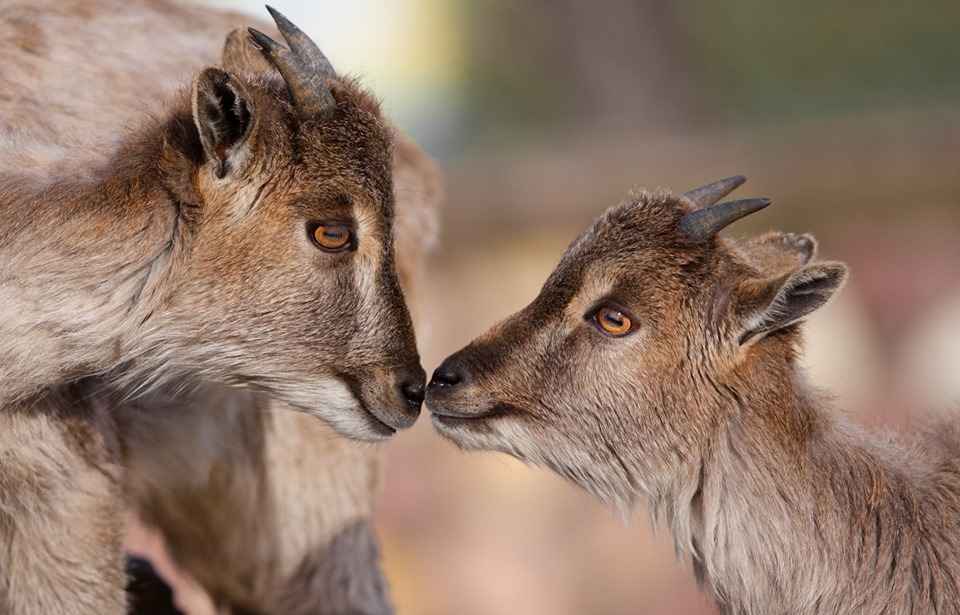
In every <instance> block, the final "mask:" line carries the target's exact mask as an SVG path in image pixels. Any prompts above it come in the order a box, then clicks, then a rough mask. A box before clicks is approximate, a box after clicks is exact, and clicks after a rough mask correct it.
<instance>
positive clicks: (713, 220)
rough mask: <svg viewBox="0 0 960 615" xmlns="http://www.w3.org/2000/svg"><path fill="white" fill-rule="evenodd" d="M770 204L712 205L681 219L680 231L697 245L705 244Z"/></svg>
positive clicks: (755, 201) (766, 201)
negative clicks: (729, 226)
mask: <svg viewBox="0 0 960 615" xmlns="http://www.w3.org/2000/svg"><path fill="white" fill-rule="evenodd" d="M769 204H770V199H742V200H740V201H728V202H726V203H719V204H717V205H710V206H708V207H704V208H702V209H697V210H695V211H691V212H690V213H688V214H686V215H685V216H683V217H682V218H680V230H682V231H683V232H685V233H686V234H687V235H690V237H692V238H693V240H694V241H696V242H697V243H703V242H705V241H708V240H709V239H711V238H712V237H715V236H716V235H717V233H719V232H720V231H721V230H723V229H724V228H725V227H726V226H728V225H730V224H732V223H734V222H736V221H737V220H739V219H740V218H743V217H744V216H749V215H750V214H752V213H754V212H756V211H760V210H761V209H763V208H764V207H766V206H767V205H769Z"/></svg>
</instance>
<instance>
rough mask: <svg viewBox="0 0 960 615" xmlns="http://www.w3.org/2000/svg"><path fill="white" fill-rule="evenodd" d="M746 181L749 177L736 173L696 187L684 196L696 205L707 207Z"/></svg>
mask: <svg viewBox="0 0 960 615" xmlns="http://www.w3.org/2000/svg"><path fill="white" fill-rule="evenodd" d="M745 181H747V178H746V177H744V176H743V175H735V176H734V177H728V178H726V179H721V180H719V181H715V182H713V183H710V184H707V185H706V186H700V187H699V188H694V189H693V190H691V191H689V192H684V193H683V196H685V197H687V198H688V199H690V200H691V201H693V203H694V205H696V206H697V207H706V206H707V205H713V204H714V203H716V202H717V201H719V200H720V199H722V198H723V197H725V196H727V195H728V194H730V193H731V192H733V191H734V190H736V189H737V188H739V187H740V186H741V185H743V182H745Z"/></svg>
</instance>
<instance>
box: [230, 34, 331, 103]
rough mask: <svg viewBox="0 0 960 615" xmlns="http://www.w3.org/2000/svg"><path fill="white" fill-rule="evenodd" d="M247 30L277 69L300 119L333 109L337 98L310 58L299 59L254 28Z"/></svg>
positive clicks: (254, 42)
mask: <svg viewBox="0 0 960 615" xmlns="http://www.w3.org/2000/svg"><path fill="white" fill-rule="evenodd" d="M247 32H249V33H250V39H251V41H253V44H254V45H255V46H256V47H257V48H258V49H260V50H261V51H262V52H263V55H264V56H265V57H266V58H267V60H269V61H270V63H271V64H273V65H274V66H275V67H276V68H277V70H278V71H279V72H280V75H281V76H282V77H283V80H284V81H285V82H286V84H287V90H289V92H290V98H291V100H292V101H293V106H294V108H295V109H296V110H297V113H298V114H299V115H300V118H301V119H309V118H312V117H317V116H325V115H328V114H330V113H332V112H333V110H334V108H336V106H337V101H336V99H335V98H334V97H333V94H331V93H330V90H329V89H327V86H326V84H325V83H324V78H325V75H324V74H323V73H322V72H321V71H319V70H317V68H316V67H315V66H313V63H312V62H311V61H310V60H305V59H303V58H301V57H300V56H299V55H297V54H296V53H294V52H293V51H291V50H289V49H287V48H286V47H284V46H283V45H281V44H280V43H278V42H277V41H275V40H273V39H272V38H270V37H269V36H267V35H266V34H264V33H263V32H261V31H259V30H257V29H256V28H247Z"/></svg>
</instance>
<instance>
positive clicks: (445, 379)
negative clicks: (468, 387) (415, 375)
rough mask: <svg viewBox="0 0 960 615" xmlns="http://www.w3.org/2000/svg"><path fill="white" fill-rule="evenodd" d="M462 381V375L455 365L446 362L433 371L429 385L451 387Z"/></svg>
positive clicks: (432, 386)
mask: <svg viewBox="0 0 960 615" xmlns="http://www.w3.org/2000/svg"><path fill="white" fill-rule="evenodd" d="M461 382H463V376H461V375H460V371H459V370H458V369H456V368H455V367H453V366H451V365H448V364H447V363H446V362H444V363H443V365H441V366H440V367H438V368H437V369H436V371H434V372H433V378H431V379H430V387H431V388H434V387H452V386H456V385H458V384H460V383H461Z"/></svg>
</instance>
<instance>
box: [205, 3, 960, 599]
mask: <svg viewBox="0 0 960 615" xmlns="http://www.w3.org/2000/svg"><path fill="white" fill-rule="evenodd" d="M214 4H219V5H220V6H229V7H230V8H242V9H243V10H249V11H250V12H251V14H255V15H257V16H258V17H262V7H261V6H260V5H259V2H250V3H248V4H243V3H238V2H229V3H226V2H221V3H214ZM275 6H276V7H277V8H278V9H280V10H281V11H282V12H284V13H285V14H287V15H288V16H289V17H291V18H292V19H293V20H294V21H295V22H296V23H298V24H299V25H300V26H301V27H303V28H304V29H305V30H306V31H308V32H309V33H311V34H312V35H313V36H314V38H315V39H316V40H317V41H318V42H319V43H320V44H321V46H322V47H323V48H324V50H325V51H326V52H327V53H328V55H329V56H330V58H331V60H332V61H333V63H334V65H335V66H337V68H338V70H341V72H356V73H359V74H361V75H363V76H364V79H365V81H366V82H367V83H368V84H369V85H370V86H371V87H372V88H373V89H374V90H375V91H377V92H378V93H379V94H381V95H382V97H383V99H384V101H385V104H386V107H387V109H388V110H389V111H390V113H391V114H392V115H393V116H394V117H395V118H397V119H398V121H399V122H400V124H401V125H403V126H404V127H405V128H406V129H407V130H408V131H409V132H410V134H411V135H412V136H413V137H414V138H415V139H416V140H417V141H418V142H420V143H421V145H423V146H424V147H425V148H426V149H427V151H428V152H429V153H431V154H432V155H433V156H434V157H435V158H436V159H437V160H438V162H439V163H440V165H441V167H442V169H443V171H444V176H445V185H446V188H445V193H446V198H445V200H444V209H443V211H442V225H443V226H442V231H441V235H440V240H439V245H438V246H437V249H436V250H435V251H434V253H433V256H432V259H431V262H430V267H429V270H428V272H427V277H426V280H425V288H424V290H425V293H424V297H423V298H422V301H421V302H420V305H421V313H420V318H419V322H420V323H421V326H420V327H419V337H420V340H421V344H422V347H423V348H422V355H423V360H424V366H425V368H426V369H427V370H428V372H429V371H431V370H432V369H433V368H434V367H435V366H436V365H437V364H438V363H439V362H440V361H441V360H442V359H443V357H444V356H446V355H447V354H449V353H450V352H452V351H454V350H456V349H457V348H459V347H460V346H462V345H463V344H465V343H466V342H468V341H469V340H470V339H471V338H472V337H474V336H475V335H477V334H479V333H481V332H482V331H483V330H485V329H486V328H487V327H489V326H490V325H491V324H493V323H494V322H495V321H496V320H498V319H499V318H501V317H503V316H505V315H506V314H508V313H510V312H511V311H513V310H516V309H518V308H520V307H522V306H523V305H525V304H526V303H527V302H528V301H530V300H531V299H532V298H533V297H534V296H535V294H536V292H537V289H538V288H539V287H540V285H541V284H542V282H543V280H544V279H545V278H546V276H547V274H548V273H549V272H550V270H551V269H552V268H553V266H554V264H555V263H556V261H557V260H558V258H559V256H560V254H561V253H562V251H563V249H564V247H565V246H566V244H567V243H568V242H569V241H570V240H572V239H573V237H575V236H576V235H577V234H578V233H579V232H580V231H581V230H582V229H583V228H585V227H586V226H587V225H588V224H589V223H590V222H591V221H592V220H593V219H594V218H595V217H596V216H597V215H599V214H600V213H601V212H602V211H603V210H604V209H606V208H607V207H609V206H611V205H613V204H615V203H617V202H618V201H619V200H620V199H622V198H624V197H625V196H626V194H627V191H628V190H629V189H631V188H633V187H637V186H643V187H648V188H651V189H653V188H657V187H667V188H674V189H678V190H685V189H689V188H692V187H694V186H696V185H700V184H703V183H706V182H709V181H712V180H714V179H718V178H720V177H725V176H729V175H734V174H744V175H747V176H748V177H749V178H750V181H749V183H748V184H747V185H746V186H745V187H743V188H741V189H740V192H738V194H742V195H744V196H768V197H771V198H772V199H773V201H774V205H773V206H772V207H770V208H768V209H767V210H765V211H764V212H762V213H761V214H758V215H756V216H752V217H751V218H749V219H747V220H746V221H744V222H743V223H741V224H738V225H737V226H735V227H733V228H732V229H731V230H730V231H728V232H729V233H730V234H731V235H732V236H734V237H743V236H749V235H752V234H754V233H757V232H760V231H763V230H767V229H769V228H780V229H783V230H789V231H795V232H812V233H814V234H815V235H816V236H817V237H818V238H819V239H820V244H821V253H822V255H824V256H825V257H829V258H836V259H840V260H844V261H846V262H848V263H849V264H850V265H851V267H852V272H853V273H852V278H851V282H850V284H849V285H848V287H847V288H846V290H845V291H844V292H843V293H842V297H841V299H840V300H838V301H837V302H836V303H834V304H832V305H831V306H830V307H829V308H827V309H826V310H824V311H823V313H822V314H818V315H817V317H816V318H815V319H814V321H813V322H812V323H811V324H810V326H809V327H808V332H809V342H808V347H807V348H808V351H807V357H806V361H807V362H808V364H809V365H810V367H811V370H812V371H813V375H814V379H815V380H816V381H817V382H819V383H820V384H822V385H824V386H828V387H831V388H833V389H835V390H836V391H837V392H838V395H839V403H840V405H841V406H842V407H844V408H845V409H847V410H848V411H850V412H853V413H856V414H857V416H859V417H861V419H862V420H863V421H864V422H865V423H867V424H870V425H895V426H903V425H905V424H907V423H909V422H910V420H911V419H912V418H914V417H915V416H917V415H918V414H919V413H920V412H921V411H922V410H923V409H925V408H928V407H944V406H949V405H954V406H956V404H957V401H958V400H960V266H958V265H960V2H957V1H956V0H919V1H913V2H907V1H905V0H900V1H895V0H869V1H868V0H847V1H846V2H836V1H829V2H828V1H826V0H804V1H800V0H785V1H780V2H765V1H762V0H689V1H684V2H680V1H667V0H633V1H625V0H607V1H606V2H603V3H587V2H578V1H574V0H553V1H549V2H548V1H547V0H528V1H526V2H522V3H521V2H512V1H508V0H489V1H483V2H481V1H480V0H448V1H441V0H409V1H407V2H397V1H395V0H353V1H351V2H333V1H329V0H324V1H320V2H307V1H306V0H304V1H300V2H294V1H292V0H286V1H285V0H279V1H278V2H277V3H276V5H275ZM378 510H379V512H378V517H377V527H378V531H379V533H380V536H381V538H382V540H383V542H384V549H385V556H386V567H387V572H388V575H389V577H390V580H391V584H392V587H393V591H394V597H395V601H396V603H397V607H398V612H399V613H400V615H454V614H456V615H514V614H515V615H539V614H543V615H547V614H550V615H565V614H569V615H585V614H591V615H620V614H623V615H626V614H651V615H681V614H690V615H692V614H705V613H711V612H713V611H712V607H711V606H710V604H709V603H708V602H707V601H705V600H703V599H702V598H701V597H700V596H699V594H698V592H697V590H696V587H695V583H694V581H693V579H692V573H691V572H690V568H689V566H686V567H683V566H679V565H677V561H676V557H675V555H674V553H673V548H672V545H671V542H670V540H669V537H667V536H662V535H661V536H659V537H656V538H655V537H654V536H653V535H652V533H651V530H650V525H649V522H648V520H647V518H646V516H645V513H644V511H642V510H640V511H637V512H636V513H635V514H634V515H633V516H632V517H631V519H629V520H628V523H626V524H625V523H624V522H623V520H622V519H621V518H620V517H619V516H617V515H615V514H613V513H612V512H609V511H606V510H604V509H603V508H602V507H601V506H600V505H599V504H596V503H594V502H591V501H590V500H588V499H587V498H586V497H584V496H582V495H580V494H579V493H577V492H575V491H574V490H573V489H572V488H569V487H567V486H566V485H565V484H564V483H562V482H561V481H560V480H559V479H556V478H553V477H552V476H550V475H548V474H546V473H545V472H541V471H538V470H534V469H529V468H526V467H524V466H522V465H521V464H519V463H517V462H514V461H512V460H509V459H507V458H506V457H504V456H499V455H492V454H491V455H471V456H466V455H462V454H460V453H459V452H457V451H455V450H454V449H453V448H452V447H451V446H450V445H448V444H446V443H444V442H441V441H440V440H439V439H438V437H437V436H435V435H434V434H433V433H432V431H431V429H430V426H429V423H428V421H425V420H421V421H420V422H419V423H418V425H417V426H416V427H415V428H414V429H413V430H412V431H411V432H409V433H404V434H401V435H399V436H398V437H397V438H396V440H395V441H394V442H392V443H391V444H390V445H389V459H388V464H387V468H386V475H385V480H384V486H383V491H382V494H381V498H380V503H379V509H378Z"/></svg>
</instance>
